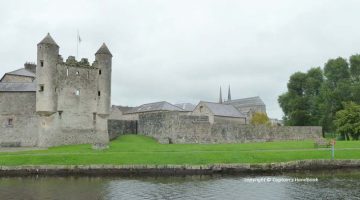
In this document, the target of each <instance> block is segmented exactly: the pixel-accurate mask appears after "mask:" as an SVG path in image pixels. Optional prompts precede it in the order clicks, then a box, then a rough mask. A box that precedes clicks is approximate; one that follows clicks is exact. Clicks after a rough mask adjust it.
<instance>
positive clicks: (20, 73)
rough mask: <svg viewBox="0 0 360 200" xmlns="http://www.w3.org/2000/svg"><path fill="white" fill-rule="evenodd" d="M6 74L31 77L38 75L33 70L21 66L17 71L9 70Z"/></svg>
mask: <svg viewBox="0 0 360 200" xmlns="http://www.w3.org/2000/svg"><path fill="white" fill-rule="evenodd" d="M6 74H11V75H18V76H29V77H34V78H35V77H36V74H35V73H33V72H31V71H30V70H27V69H25V68H20V69H17V70H15V71H12V72H8V73H6Z"/></svg>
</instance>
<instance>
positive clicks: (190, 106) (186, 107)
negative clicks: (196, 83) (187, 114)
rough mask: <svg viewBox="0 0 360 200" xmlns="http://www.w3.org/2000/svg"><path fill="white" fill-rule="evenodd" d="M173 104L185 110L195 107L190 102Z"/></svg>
mask: <svg viewBox="0 0 360 200" xmlns="http://www.w3.org/2000/svg"><path fill="white" fill-rule="evenodd" d="M175 106H177V107H179V108H181V109H183V110H185V111H193V110H194V109H195V107H196V106H195V105H194V104H191V103H178V104H175Z"/></svg>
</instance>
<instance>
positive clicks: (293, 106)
mask: <svg viewBox="0 0 360 200" xmlns="http://www.w3.org/2000/svg"><path fill="white" fill-rule="evenodd" d="M322 83H323V72H322V70H321V68H320V67H317V68H312V69H310V70H309V71H308V72H307V73H303V72H296V73H294V74H293V75H291V76H290V80H289V82H288V84H287V88H288V91H287V92H286V93H284V94H282V95H280V96H279V99H278V101H279V104H280V107H281V108H282V110H283V112H284V114H285V116H284V118H283V119H284V123H285V124H286V125H290V126H305V125H318V124H319V123H320V122H319V121H320V118H321V115H320V114H319V113H320V112H319V106H318V105H319V101H320V98H319V96H320V88H321V85H322Z"/></svg>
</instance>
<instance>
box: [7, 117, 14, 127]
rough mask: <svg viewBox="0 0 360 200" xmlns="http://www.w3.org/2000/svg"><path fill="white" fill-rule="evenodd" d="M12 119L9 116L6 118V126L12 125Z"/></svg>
mask: <svg viewBox="0 0 360 200" xmlns="http://www.w3.org/2000/svg"><path fill="white" fill-rule="evenodd" d="M13 122H14V120H13V119H12V118H9V119H8V120H7V125H8V126H13V125H14V123H13Z"/></svg>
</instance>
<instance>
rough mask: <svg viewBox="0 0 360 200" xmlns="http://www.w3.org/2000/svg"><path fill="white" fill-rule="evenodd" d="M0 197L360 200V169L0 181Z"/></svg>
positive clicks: (7, 179) (44, 177)
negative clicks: (274, 173)
mask: <svg viewBox="0 0 360 200" xmlns="http://www.w3.org/2000/svg"><path fill="white" fill-rule="evenodd" d="M0 199H1V200H3V199H34V200H35V199H36V200H38V199H40V200H43V199H44V200H46V199H65V200H71V199H76V200H91V199H221V200H223V199H246V200H250V199H359V200H360V170H341V171H316V172H297V173H285V174H277V175H266V174H261V175H260V174H257V175H232V176H230V175H224V176H220V175H214V176H182V177H113V176H111V177H110V176H102V177H99V176H96V177H94V176H92V177H84V176H66V177H58V176H31V177H29V176H28V177H0Z"/></svg>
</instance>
